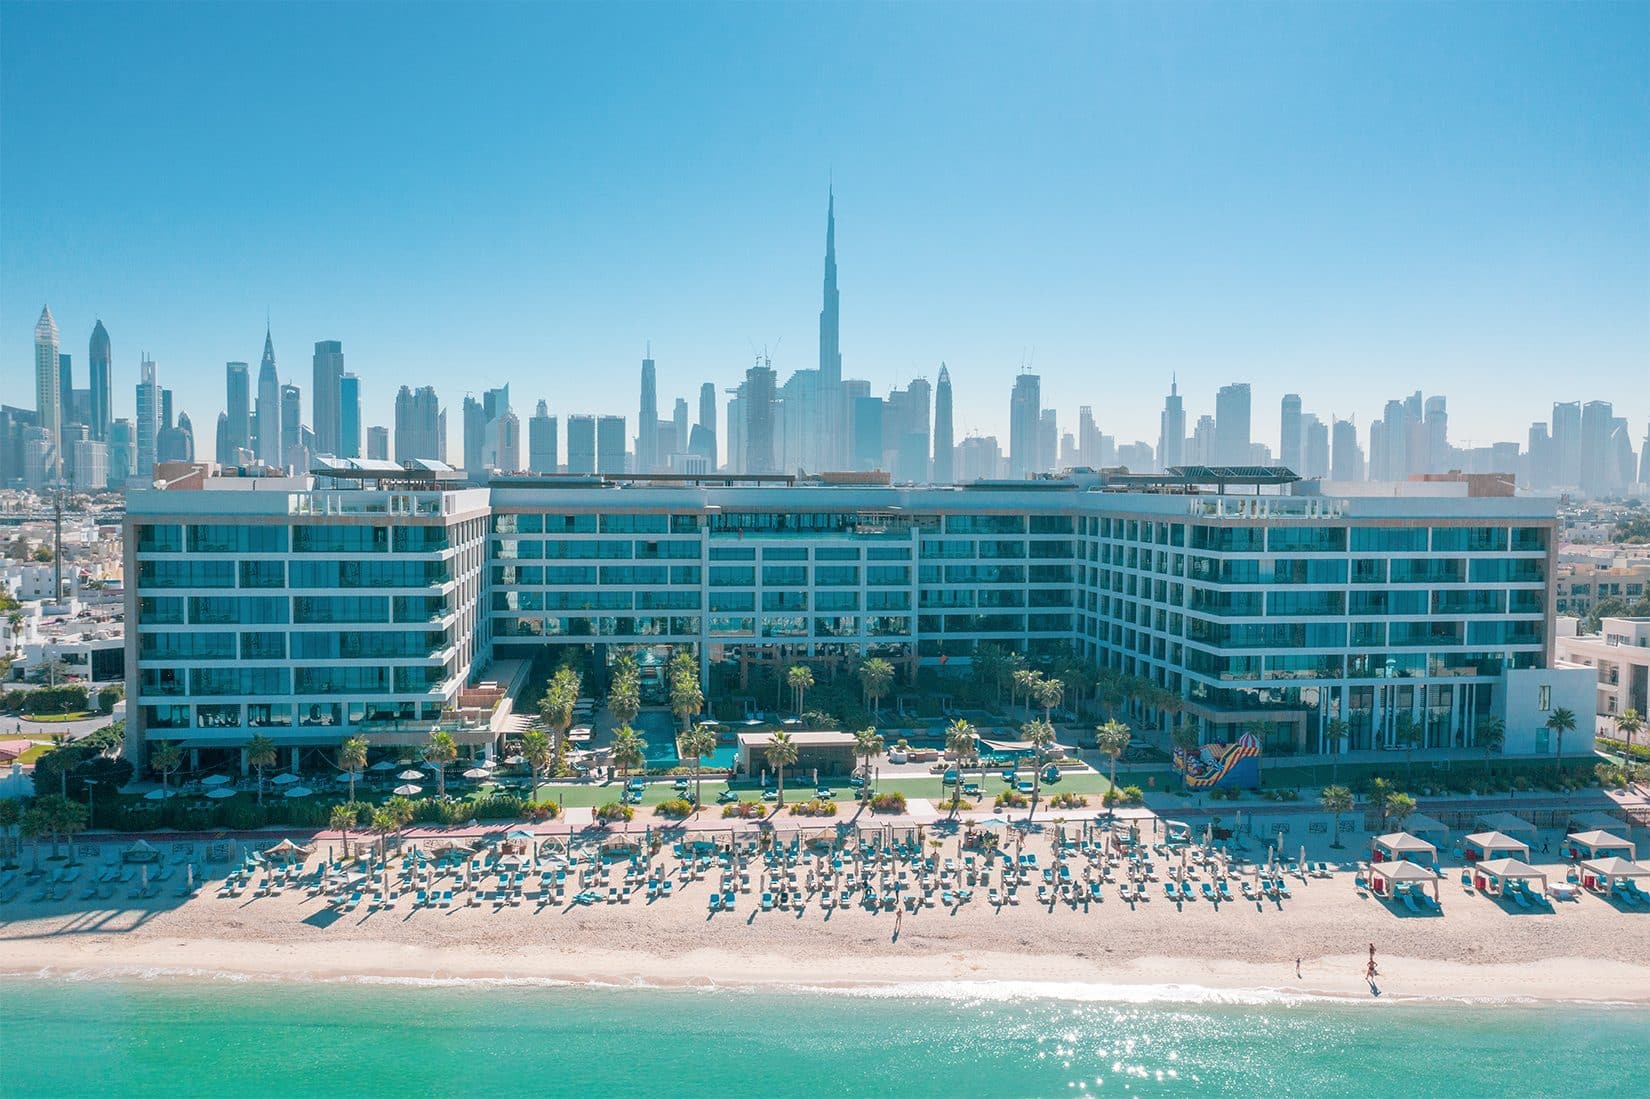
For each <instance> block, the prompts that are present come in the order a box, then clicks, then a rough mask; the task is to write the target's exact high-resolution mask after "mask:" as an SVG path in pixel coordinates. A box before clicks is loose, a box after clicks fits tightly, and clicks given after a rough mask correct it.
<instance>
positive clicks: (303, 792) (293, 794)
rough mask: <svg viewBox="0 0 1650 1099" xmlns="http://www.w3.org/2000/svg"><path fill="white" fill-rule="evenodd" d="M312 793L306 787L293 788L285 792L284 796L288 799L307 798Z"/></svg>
mask: <svg viewBox="0 0 1650 1099" xmlns="http://www.w3.org/2000/svg"><path fill="white" fill-rule="evenodd" d="M314 792H315V791H313V790H311V789H310V788H309V787H308V786H294V787H292V788H290V789H289V790H287V792H286V796H287V797H289V798H307V797H309V795H311V794H313V793H314Z"/></svg>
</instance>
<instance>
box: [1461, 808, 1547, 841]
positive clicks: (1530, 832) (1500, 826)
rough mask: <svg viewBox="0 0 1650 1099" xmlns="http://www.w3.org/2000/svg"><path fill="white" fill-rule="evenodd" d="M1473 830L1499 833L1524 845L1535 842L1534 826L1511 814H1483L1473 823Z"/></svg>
mask: <svg viewBox="0 0 1650 1099" xmlns="http://www.w3.org/2000/svg"><path fill="white" fill-rule="evenodd" d="M1473 829H1474V831H1478V832H1501V833H1503V834H1504V835H1508V836H1514V837H1516V838H1518V839H1520V840H1523V841H1524V842H1525V843H1534V842H1535V840H1536V831H1535V825H1533V824H1531V823H1530V822H1529V821H1527V820H1525V819H1524V818H1523V817H1520V816H1517V815H1515V814H1513V813H1485V814H1483V815H1482V816H1480V817H1479V818H1478V820H1477V821H1475V822H1474V824H1473Z"/></svg>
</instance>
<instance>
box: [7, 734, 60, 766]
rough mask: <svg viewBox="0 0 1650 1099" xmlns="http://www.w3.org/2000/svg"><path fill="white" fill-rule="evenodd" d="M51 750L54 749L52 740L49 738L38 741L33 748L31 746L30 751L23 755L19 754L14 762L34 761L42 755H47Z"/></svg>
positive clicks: (25, 762)
mask: <svg viewBox="0 0 1650 1099" xmlns="http://www.w3.org/2000/svg"><path fill="white" fill-rule="evenodd" d="M51 750H52V744H51V741H49V740H48V741H37V742H35V745H34V747H33V748H30V749H29V750H28V751H26V752H24V753H23V754H22V755H20V756H18V757H17V758H16V759H15V760H13V761H12V762H13V763H22V764H29V763H33V762H34V761H35V760H37V759H39V758H40V757H41V756H43V755H45V754H46V753H47V752H49V751H51Z"/></svg>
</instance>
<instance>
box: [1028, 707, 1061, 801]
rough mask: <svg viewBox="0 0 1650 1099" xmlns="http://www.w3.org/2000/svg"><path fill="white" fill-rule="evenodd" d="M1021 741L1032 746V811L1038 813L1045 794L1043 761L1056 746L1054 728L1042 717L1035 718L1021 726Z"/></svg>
mask: <svg viewBox="0 0 1650 1099" xmlns="http://www.w3.org/2000/svg"><path fill="white" fill-rule="evenodd" d="M1020 739H1021V740H1024V741H1025V742H1026V743H1027V744H1030V745H1031V748H1032V751H1033V752H1034V753H1035V754H1034V756H1033V759H1035V760H1036V767H1035V768H1034V769H1033V770H1032V772H1031V811H1032V812H1033V813H1035V812H1036V811H1037V801H1038V799H1039V798H1040V797H1041V796H1042V793H1043V759H1044V753H1046V752H1047V751H1048V749H1049V747H1050V746H1051V745H1053V744H1054V726H1052V725H1050V724H1049V723H1048V722H1046V721H1044V720H1043V719H1042V718H1040V717H1034V718H1032V719H1031V720H1030V721H1028V722H1026V723H1025V724H1024V725H1022V726H1020Z"/></svg>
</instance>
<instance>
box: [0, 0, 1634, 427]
mask: <svg viewBox="0 0 1650 1099" xmlns="http://www.w3.org/2000/svg"><path fill="white" fill-rule="evenodd" d="M0 96H3V98H0V112H3V116H0V371H3V373H4V375H5V384H4V386H3V388H4V390H5V397H4V398H3V399H6V400H8V401H10V402H11V403H19V404H23V405H25V406H27V405H28V404H30V403H31V402H32V399H31V397H30V395H29V394H30V386H29V384H28V380H29V372H30V363H31V356H32V350H31V332H32V329H33V325H34V321H35V318H36V316H37V315H38V313H39V309H40V304H41V302H42V301H49V302H50V304H51V306H52V309H53V312H54V313H55V314H56V316H57V318H58V321H59V324H60V326H61V327H62V328H63V330H64V343H65V349H66V350H68V351H70V352H71V353H72V354H73V355H74V361H75V369H76V372H77V377H78V378H79V379H80V381H79V383H78V384H81V385H84V384H85V382H84V377H85V375H84V370H85V361H86V343H87V338H88V336H89V334H90V331H91V327H92V322H93V321H94V320H95V319H96V318H98V317H101V318H102V319H103V320H104V323H105V324H106V325H107V327H108V329H109V331H110V333H111V335H112V337H113V341H114V349H115V356H116V388H115V404H116V410H117V414H123V413H129V411H130V408H131V404H132V385H133V383H135V381H136V374H137V364H138V357H139V353H140V352H141V351H143V350H147V351H149V352H150V354H151V355H153V357H154V358H155V359H156V360H157V361H158V363H159V366H160V377H161V380H162V383H163V384H165V385H169V386H171V387H173V388H174V389H175V390H177V393H178V401H179V407H180V408H182V409H183V410H186V411H188V412H189V413H190V414H191V418H192V419H193V420H194V421H195V424H196V431H197V444H198V446H199V447H200V448H201V450H202V453H203V454H205V455H207V456H210V453H211V447H212V425H213V423H214V422H215V419H216V414H217V411H218V410H219V409H220V408H221V407H222V403H223V388H222V387H223V381H222V377H223V370H222V368H223V363H224V362H225V361H226V360H230V359H241V360H246V361H249V362H251V363H253V364H256V362H257V359H258V353H259V350H260V347H261V345H262V339H263V323H264V311H265V309H266V307H267V308H268V309H269V310H270V311H271V313H272V315H273V318H274V332H275V341H276V351H277V356H278V358H279V360H280V365H281V368H282V375H283V379H285V378H286V377H287V376H289V375H290V376H293V377H294V378H295V380H296V381H297V382H298V383H299V384H300V385H302V386H303V387H304V390H305V418H306V419H307V418H308V390H309V387H310V353H311V350H312V345H313V343H314V341H316V340H318V339H340V340H342V341H343V344H344V351H345V358H346V363H347V366H348V368H349V369H352V370H354V371H355V372H356V373H358V374H359V375H361V377H362V380H363V389H364V393H365V396H366V401H367V408H366V419H367V421H368V422H369V423H388V422H389V409H390V401H391V397H392V396H393V393H394V389H395V387H396V386H398V385H400V384H401V383H402V382H410V383H413V384H423V383H433V384H435V385H436V386H437V387H438V389H439V391H440V393H441V396H442V398H443V400H444V402H446V403H447V405H448V406H449V408H450V409H451V410H452V411H451V413H450V416H449V419H450V422H451V423H452V425H453V427H454V431H455V442H456V429H457V422H458V420H459V417H458V415H457V406H458V405H459V403H460V401H461V399H462V396H463V394H464V392H465V391H466V390H473V391H477V392H479V391H480V390H481V389H482V388H484V387H487V386H490V385H495V384H500V383H503V382H506V381H508V382H509V383H511V394H512V396H513V398H514V402H515V405H516V407H517V409H518V411H520V412H521V413H522V414H523V415H526V414H527V413H529V412H530V411H531V409H532V406H533V403H534V402H535V401H536V400H537V399H538V398H539V397H547V398H549V400H550V406H551V409H552V411H554V412H557V413H559V414H565V413H567V412H568V411H600V412H622V413H624V414H626V415H627V416H628V417H630V418H631V419H632V421H633V420H634V417H635V410H636V403H637V398H636V389H637V371H638V361H639V360H640V358H641V356H642V349H643V345H644V342H645V341H647V340H652V343H653V350H654V353H655V357H656V358H657V359H658V362H659V375H660V397H661V401H660V403H661V407H662V408H666V409H668V407H669V399H670V398H674V397H675V396H677V395H684V396H689V397H690V400H691V399H693V398H694V396H695V394H696V390H697V387H698V384H699V382H701V381H702V380H705V379H707V378H708V379H713V380H715V381H716V382H717V383H718V385H719V386H720V385H722V384H726V383H729V382H731V381H733V380H734V379H735V378H736V377H737V376H738V375H739V374H740V373H741V372H742V371H743V370H744V368H745V367H746V366H748V365H749V363H750V360H751V357H752V347H753V345H754V346H756V347H761V346H762V345H764V344H765V345H768V346H769V347H770V348H774V349H776V350H775V351H774V356H773V357H774V365H775V366H776V367H777V368H778V369H779V370H780V373H781V376H782V377H783V376H784V375H785V374H788V373H789V371H790V370H792V369H796V368H799V367H808V366H813V365H816V359H817V342H816V340H817V313H818V309H819V282H820V275H821V250H822V244H823V230H824V212H825V211H824V206H825V190H826V181H827V177H828V175H834V179H835V183H836V191H837V199H838V202H837V212H838V223H839V224H838V244H839V252H840V262H841V280H842V317H843V319H842V347H843V357H844V373H845V375H847V376H850V377H864V378H868V379H870V380H871V382H872V386H873V392H886V391H887V389H888V388H889V387H890V386H892V385H894V384H903V383H904V382H905V381H906V380H908V379H909V378H911V377H913V376H915V375H919V374H920V375H925V376H927V377H928V378H930V379H932V378H933V377H934V376H935V374H936V373H937V371H938V368H939V363H940V361H941V360H945V361H947V362H948V363H949V364H950V367H951V374H952V377H953V379H954V382H955V385H956V391H957V418H958V432H959V435H961V434H963V433H966V432H967V431H968V430H970V429H978V430H980V431H981V432H982V433H996V434H998V435H999V436H1002V437H1005V442H1006V422H1007V404H1008V393H1009V388H1010V385H1011V384H1012V379H1013V374H1014V373H1015V371H1016V369H1017V368H1018V366H1019V364H1020V363H1021V362H1022V360H1028V361H1030V362H1031V364H1032V366H1033V368H1034V369H1036V370H1037V371H1038V372H1039V373H1041V374H1042V376H1043V379H1044V382H1043V392H1044V402H1045V404H1048V405H1052V406H1054V407H1057V408H1058V409H1059V410H1060V415H1061V427H1062V430H1065V429H1067V428H1069V427H1074V426H1075V419H1076V407H1077V405H1079V404H1082V403H1088V404H1092V405H1094V406H1095V408H1096V411H1097V415H1098V418H1099V419H1100V422H1101V427H1102V429H1103V430H1106V431H1108V432H1115V433H1116V434H1118V435H1119V436H1120V437H1121V438H1122V439H1123V440H1125V441H1127V440H1132V439H1136V438H1139V439H1146V440H1149V441H1151V442H1153V443H1155V442H1156V439H1157V411H1158V409H1159V407H1160V406H1161V398H1162V395H1163V393H1165V392H1166V391H1167V389H1168V383H1169V377H1170V374H1171V373H1175V372H1177V373H1178V374H1179V377H1180V384H1181V392H1182V393H1183V394H1185V395H1186V397H1187V406H1188V413H1189V414H1190V416H1192V417H1194V418H1195V416H1196V415H1197V414H1198V413H1200V412H1205V411H1212V408H1213V398H1214V389H1215V388H1216V387H1217V386H1219V385H1221V384H1223V383H1225V382H1227V381H1232V380H1248V381H1251V382H1253V383H1254V386H1255V409H1256V411H1255V429H1256V437H1257V438H1258V439H1261V440H1263V441H1269V442H1271V443H1272V444H1273V445H1274V446H1275V445H1276V432H1277V405H1278V399H1279V397H1280V396H1281V395H1282V394H1283V393H1284V392H1286V391H1291V390H1293V391H1298V392H1300V393H1301V394H1302V395H1303V397H1304V400H1305V405H1306V408H1307V410H1309V411H1316V412H1318V413H1319V414H1321V415H1324V416H1326V417H1327V415H1328V414H1329V413H1331V412H1334V413H1337V414H1339V415H1342V416H1345V415H1348V414H1353V413H1355V414H1357V417H1358V420H1359V423H1360V426H1362V425H1364V424H1367V422H1368V421H1369V419H1371V418H1373V417H1374V416H1376V415H1378V414H1379V411H1380V405H1381V403H1382V402H1383V401H1384V400H1385V399H1387V398H1388V397H1396V396H1401V395H1403V394H1405V393H1407V392H1409V391H1411V390H1414V389H1417V388H1421V389H1424V390H1426V391H1427V392H1428V393H1433V392H1442V393H1445V394H1446V395H1447V396H1448V397H1449V398H1450V405H1451V408H1450V411H1451V420H1452V425H1451V426H1452V434H1453V436H1454V438H1455V440H1456V441H1457V442H1459V443H1464V442H1466V441H1468V440H1471V441H1473V442H1475V443H1486V442H1489V441H1490V440H1491V439H1496V438H1505V439H1520V440H1522V439H1523V437H1524V433H1525V431H1526V429H1527V427H1528V424H1529V422H1530V421H1531V420H1532V419H1545V418H1546V416H1547V413H1548V411H1549V410H1550V405H1551V403H1552V402H1553V401H1554V400H1559V399H1593V398H1601V399H1611V400H1614V401H1615V402H1616V407H1617V412H1618V414H1625V415H1629V416H1630V417H1631V418H1632V422H1633V436H1634V439H1635V443H1636V442H1637V440H1639V439H1640V438H1642V436H1643V434H1644V430H1645V422H1646V418H1647V417H1650V6H1647V5H1646V4H1644V3H1614V4H1601V5H1590V4H1584V3H1575V4H1570V3H1564V4H1559V3H1551V4H1534V3H1531V4H1517V5H1510V6H1500V5H1491V4H1482V5H1480V4H1427V5H1422V4H1398V5H1357V4H1334V5H1324V4H1314V5H1304V6H1291V5H1285V4H1268V5H1221V6H1208V7H1205V6H1198V5H1192V4H1173V5H1168V4H1152V5H1139V6H1125V7H1101V6H1085V7H1080V8H1073V7H1063V8H1054V7H1029V6H1014V7H1001V6H989V7H988V6H967V7H962V6H915V5H912V6H901V7H862V8H859V7H840V6H830V7H825V6H804V5H794V4H793V5H764V6H758V5H743V6H737V7H713V6H682V5H671V6H643V5H621V6H604V7H596V6H593V5H581V6H576V7H550V6H503V5H500V6H485V5H466V6H462V7H457V6H455V7H441V6H411V5H404V6H394V7H375V6H367V5H360V4H326V5H317V6H310V7H294V6H290V5H263V4H257V5H252V4H215V5H207V4H192V5H185V6H180V7H164V6H156V5H146V4H142V5H122V6H113V7H99V6H95V5H91V4H18V3H10V2H8V3H5V4H4V5H3V6H0Z"/></svg>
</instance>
